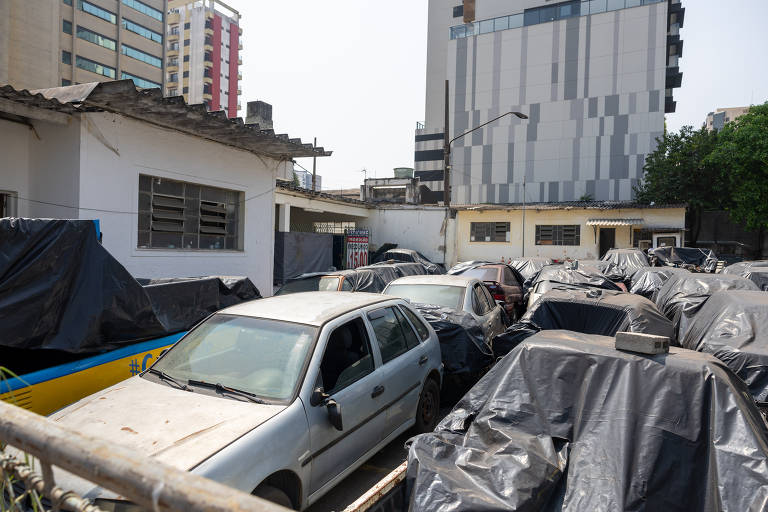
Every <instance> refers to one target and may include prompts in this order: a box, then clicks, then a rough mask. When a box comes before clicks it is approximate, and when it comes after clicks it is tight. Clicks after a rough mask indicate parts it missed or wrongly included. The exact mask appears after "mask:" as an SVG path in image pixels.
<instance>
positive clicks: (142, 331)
mask: <svg viewBox="0 0 768 512" xmlns="http://www.w3.org/2000/svg"><path fill="white" fill-rule="evenodd" d="M0 247H2V251H0V325H1V326H2V335H0V346H3V347H9V348H13V349H23V350H37V349H47V350H51V351H57V353H63V352H66V353H74V354H78V353H92V352H97V351H102V350H107V349H112V348H117V347H120V346H124V345H128V344H131V343H134V342H137V341H141V340H146V339H150V338H156V337H160V336H165V335H168V334H172V333H175V332H179V331H182V330H185V329H189V328H190V327H192V326H194V325H195V324H196V323H197V322H199V321H200V320H202V319H204V318H205V317H206V316H207V315H208V314H210V313H212V312H213V311H216V310H217V309H220V308H221V307H225V306H228V305H231V304H235V303H237V302H242V301H243V300H249V299H252V298H258V297H259V296H260V295H259V292H258V290H257V289H256V288H255V287H254V286H253V283H251V282H250V280H248V279H247V278H230V277H222V278H218V277H210V278H209V277H203V278H192V279H166V280H154V281H147V280H145V281H144V282H146V283H148V286H146V287H142V285H141V284H140V283H139V282H138V281H137V280H136V279H134V278H133V277H132V276H131V275H130V274H129V273H128V271H127V270H126V269H125V268H124V267H123V266H122V265H121V264H120V263H119V262H118V261H117V260H115V259H114V258H113V257H112V255H110V254H109V252H107V250H106V249H104V247H102V245H101V244H100V243H99V242H98V240H97V239H96V231H95V229H94V224H93V221H90V220H82V221H80V220H51V219H0ZM14 353H15V354H17V355H18V354H21V352H19V351H18V350H15V351H14ZM41 359H42V358H41ZM0 360H2V361H3V362H5V360H4V358H3V357H0Z"/></svg>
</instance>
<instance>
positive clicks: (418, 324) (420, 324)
mask: <svg viewBox="0 0 768 512" xmlns="http://www.w3.org/2000/svg"><path fill="white" fill-rule="evenodd" d="M400 309H401V310H403V313H405V316H407V317H408V320H410V321H411V323H412V324H413V326H414V327H415V328H416V331H418V333H419V337H421V339H422V340H426V339H427V338H429V329H427V326H426V325H424V321H423V320H422V319H421V318H419V317H418V315H416V313H414V312H413V311H411V310H410V309H408V308H407V307H405V306H400Z"/></svg>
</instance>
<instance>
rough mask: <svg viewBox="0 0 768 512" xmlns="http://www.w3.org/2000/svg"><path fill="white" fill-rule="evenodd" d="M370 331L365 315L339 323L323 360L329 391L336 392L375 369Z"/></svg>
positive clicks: (321, 371)
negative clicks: (366, 324) (363, 318)
mask: <svg viewBox="0 0 768 512" xmlns="http://www.w3.org/2000/svg"><path fill="white" fill-rule="evenodd" d="M373 369H374V367H373V357H372V356H371V344H370V340H369V339H368V331H367V330H366V328H365V324H363V320H362V318H359V317H358V318H355V319H354V320H352V321H350V322H347V323H345V324H343V325H340V326H338V327H336V328H335V329H334V330H333V332H331V334H330V335H329V336H328V343H327V344H326V347H325V353H324V354H323V361H322V363H320V377H321V379H322V386H323V388H324V390H325V392H326V393H328V394H329V395H332V394H333V393H336V392H338V391H341V390H342V389H344V388H346V387H347V386H349V385H350V384H353V383H354V382H356V381H358V380H360V379H362V378H363V377H365V376H366V375H368V374H369V373H371V372H373Z"/></svg>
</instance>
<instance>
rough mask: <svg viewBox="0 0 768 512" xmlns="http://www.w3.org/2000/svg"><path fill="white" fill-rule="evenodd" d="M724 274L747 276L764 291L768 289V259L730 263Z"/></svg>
mask: <svg viewBox="0 0 768 512" xmlns="http://www.w3.org/2000/svg"><path fill="white" fill-rule="evenodd" d="M723 274H732V275H738V276H741V277H745V278H747V279H749V280H750V281H752V282H753V283H755V284H756V285H757V287H758V288H760V289H761V290H763V291H764V292H766V291H768V260H759V261H741V262H739V263H734V264H733V265H728V266H727V267H725V268H724V269H723Z"/></svg>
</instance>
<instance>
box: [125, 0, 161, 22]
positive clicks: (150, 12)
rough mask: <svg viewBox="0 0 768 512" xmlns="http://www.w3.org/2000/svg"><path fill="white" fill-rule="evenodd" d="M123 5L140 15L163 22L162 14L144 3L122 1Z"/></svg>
mask: <svg viewBox="0 0 768 512" xmlns="http://www.w3.org/2000/svg"><path fill="white" fill-rule="evenodd" d="M123 4H124V5H127V6H128V7H131V8H133V9H135V10H137V11H139V12H140V13H143V14H146V15H147V16H149V17H150V18H155V19H156V20H157V21H163V12H162V11H158V10H157V9H155V8H154V7H150V6H149V5H147V4H145V3H144V2H139V0H123Z"/></svg>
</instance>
